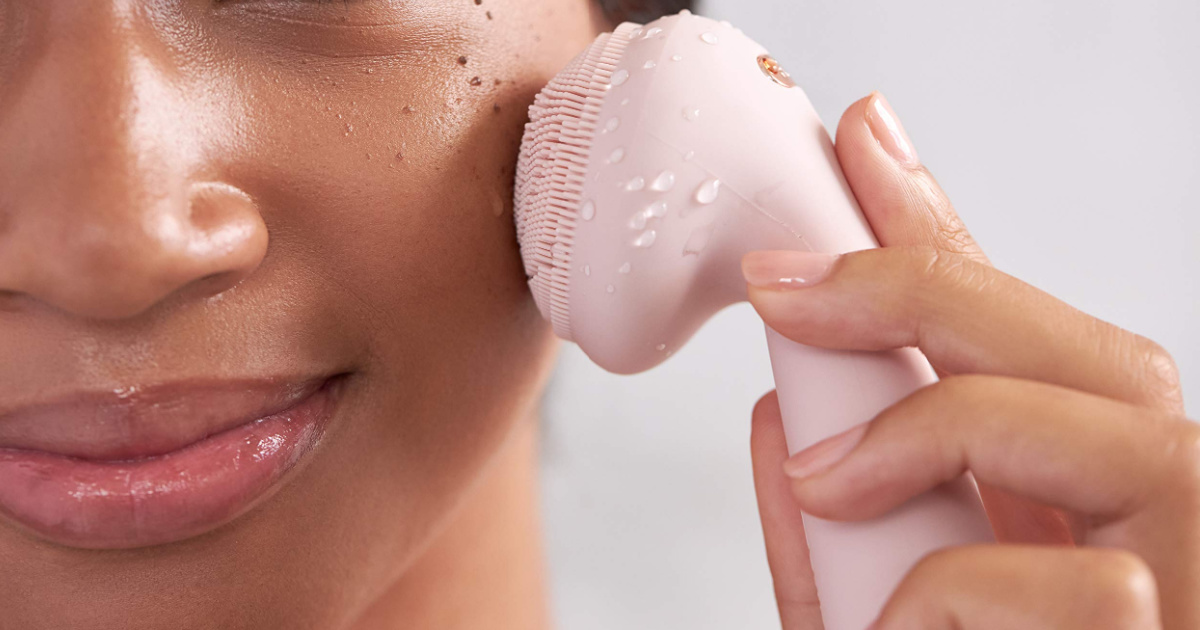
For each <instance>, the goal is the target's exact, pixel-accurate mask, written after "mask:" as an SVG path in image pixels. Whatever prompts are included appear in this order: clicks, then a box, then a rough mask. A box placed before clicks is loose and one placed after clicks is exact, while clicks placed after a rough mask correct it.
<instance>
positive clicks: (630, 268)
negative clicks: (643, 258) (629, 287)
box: [617, 263, 633, 274]
mask: <svg viewBox="0 0 1200 630" xmlns="http://www.w3.org/2000/svg"><path fill="white" fill-rule="evenodd" d="M630 271H633V265H631V264H629V263H625V264H624V265H621V268H620V269H618V270H617V273H619V274H627V273H629V272H630Z"/></svg>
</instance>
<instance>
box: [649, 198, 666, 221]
mask: <svg viewBox="0 0 1200 630" xmlns="http://www.w3.org/2000/svg"><path fill="white" fill-rule="evenodd" d="M644 214H645V215H646V218H647V219H661V218H663V217H665V216H667V202H665V201H656V202H654V203H652V204H650V206H649V207H647V208H646V211H645V213H644Z"/></svg>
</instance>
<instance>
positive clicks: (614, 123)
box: [604, 118, 621, 133]
mask: <svg viewBox="0 0 1200 630" xmlns="http://www.w3.org/2000/svg"><path fill="white" fill-rule="evenodd" d="M620 126H621V119H620V118H609V119H608V122H607V123H605V124H604V131H605V132H606V133H612V132H614V131H616V130H617V128H618V127H620Z"/></svg>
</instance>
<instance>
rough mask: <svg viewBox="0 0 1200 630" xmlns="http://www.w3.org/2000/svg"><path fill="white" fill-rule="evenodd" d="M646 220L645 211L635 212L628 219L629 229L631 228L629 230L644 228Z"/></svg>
mask: <svg viewBox="0 0 1200 630" xmlns="http://www.w3.org/2000/svg"><path fill="white" fill-rule="evenodd" d="M646 220H647V217H646V213H645V212H638V213H637V214H634V215H633V216H632V217H630V219H629V229H631V230H644V229H646Z"/></svg>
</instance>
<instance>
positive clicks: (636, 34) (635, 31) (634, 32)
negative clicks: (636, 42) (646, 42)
mask: <svg viewBox="0 0 1200 630" xmlns="http://www.w3.org/2000/svg"><path fill="white" fill-rule="evenodd" d="M643 30H644V29H642V27H640V26H639V27H637V28H635V29H633V30H632V31H630V33H629V39H633V38H635V37H641V36H642V32H643Z"/></svg>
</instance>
